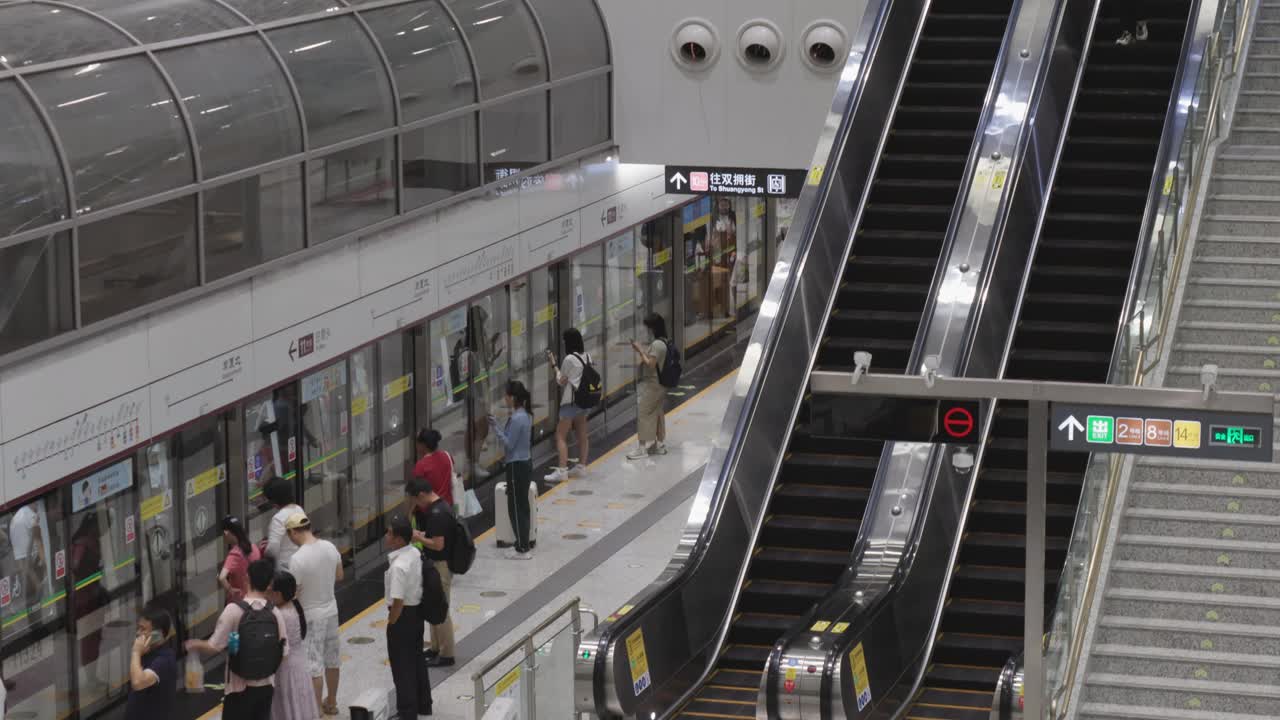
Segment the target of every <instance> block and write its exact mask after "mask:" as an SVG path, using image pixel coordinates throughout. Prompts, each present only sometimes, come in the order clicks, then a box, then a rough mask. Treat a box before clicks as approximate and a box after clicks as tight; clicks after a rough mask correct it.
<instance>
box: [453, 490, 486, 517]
mask: <svg viewBox="0 0 1280 720" xmlns="http://www.w3.org/2000/svg"><path fill="white" fill-rule="evenodd" d="M482 512H484V508H483V507H482V506H481V505H480V496H479V495H476V491H475V490H468V491H466V493H465V494H464V495H463V500H462V507H460V508H458V517H464V518H469V517H475V516H476V515H479V514H480V513H482Z"/></svg>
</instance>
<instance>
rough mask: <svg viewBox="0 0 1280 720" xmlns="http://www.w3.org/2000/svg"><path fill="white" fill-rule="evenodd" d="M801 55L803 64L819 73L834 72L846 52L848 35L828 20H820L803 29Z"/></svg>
mask: <svg viewBox="0 0 1280 720" xmlns="http://www.w3.org/2000/svg"><path fill="white" fill-rule="evenodd" d="M802 37H803V38H804V41H803V43H802V44H801V46H800V47H801V53H802V54H803V56H804V61H805V64H806V65H808V66H809V67H810V68H813V69H814V70H817V71H819V72H827V71H831V70H834V69H836V68H838V67H840V65H841V59H842V58H843V57H844V55H845V53H847V52H848V42H849V41H848V34H847V33H845V31H844V28H842V27H840V25H838V24H837V23H835V22H833V21H830V20H820V21H818V22H815V23H813V24H812V25H810V26H809V27H808V28H806V29H805V31H804V34H803V36H802Z"/></svg>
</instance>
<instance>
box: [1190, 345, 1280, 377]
mask: <svg viewBox="0 0 1280 720" xmlns="http://www.w3.org/2000/svg"><path fill="white" fill-rule="evenodd" d="M1277 358H1280V348H1278V347H1274V346H1267V345H1261V346H1258V347H1248V346H1239V345H1201V344H1196V343H1177V344H1175V345H1174V346H1173V354H1172V355H1171V356H1170V360H1169V362H1170V363H1172V364H1174V365H1190V366H1193V367H1201V366H1203V365H1206V364H1211V365H1217V366H1218V367H1220V368H1233V369H1236V370H1253V369H1257V368H1261V369H1263V370H1274V369H1276V368H1277V367H1280V360H1277Z"/></svg>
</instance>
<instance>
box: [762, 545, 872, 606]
mask: <svg viewBox="0 0 1280 720" xmlns="http://www.w3.org/2000/svg"><path fill="white" fill-rule="evenodd" d="M850 545H851V546H852V543H850ZM830 588H831V585H830V584H828V583H807V582H797V581H783V580H750V581H748V584H747V586H746V587H744V588H743V589H742V593H741V595H739V600H738V602H739V603H740V605H739V607H740V608H741V609H742V610H743V611H744V612H773V613H794V614H796V615H800V614H802V613H804V612H805V611H807V610H808V609H809V608H810V607H812V606H813V604H814V603H816V602H818V601H819V600H821V599H822V598H823V596H825V595H826V594H827V590H829V589H830Z"/></svg>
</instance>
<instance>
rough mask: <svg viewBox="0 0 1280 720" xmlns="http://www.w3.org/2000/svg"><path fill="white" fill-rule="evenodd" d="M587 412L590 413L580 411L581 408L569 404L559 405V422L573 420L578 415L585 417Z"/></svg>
mask: <svg viewBox="0 0 1280 720" xmlns="http://www.w3.org/2000/svg"><path fill="white" fill-rule="evenodd" d="M589 412H591V411H590V410H584V409H582V408H580V407H578V406H577V405H575V404H573V403H570V404H568V405H561V406H560V419H561V420H572V419H574V418H576V417H578V416H579V415H586V414H587V413H589Z"/></svg>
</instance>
